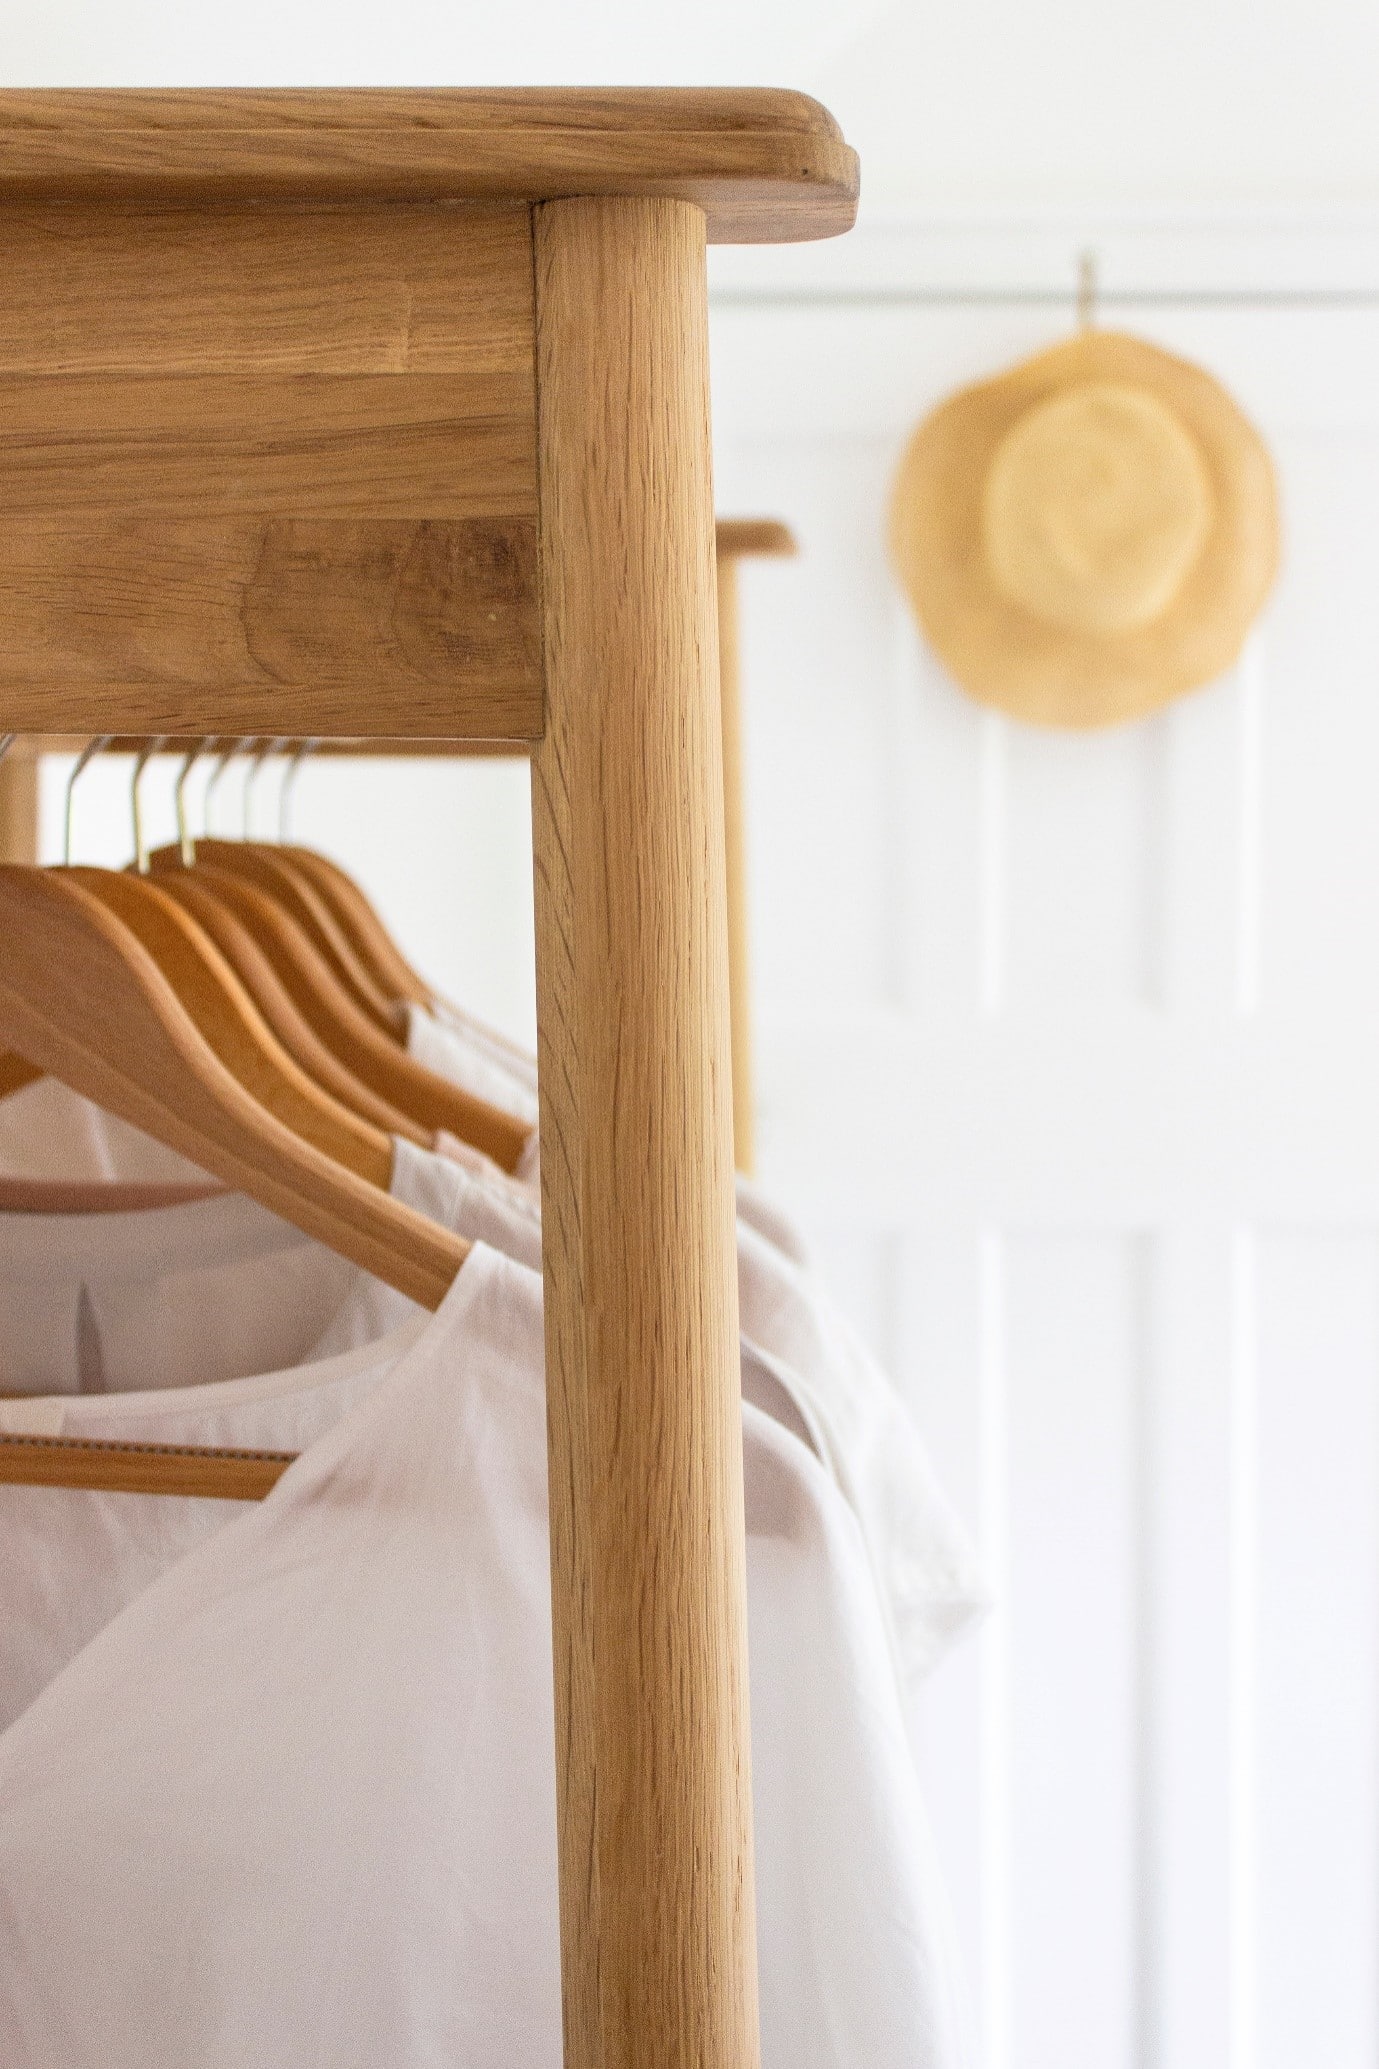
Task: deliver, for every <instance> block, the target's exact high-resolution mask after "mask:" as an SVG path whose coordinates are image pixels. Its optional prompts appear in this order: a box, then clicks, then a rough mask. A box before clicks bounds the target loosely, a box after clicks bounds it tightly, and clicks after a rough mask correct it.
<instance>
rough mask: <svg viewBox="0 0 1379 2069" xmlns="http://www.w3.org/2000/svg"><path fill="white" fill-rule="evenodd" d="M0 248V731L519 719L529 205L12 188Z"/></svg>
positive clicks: (528, 535) (529, 692)
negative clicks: (41, 200)
mask: <svg viewBox="0 0 1379 2069" xmlns="http://www.w3.org/2000/svg"><path fill="white" fill-rule="evenodd" d="M3 98H4V97H3V96H0V100H3ZM27 105H29V104H28V103H26V106H27ZM41 126H42V125H41V124H40V127H41ZM9 134H10V132H9V131H8V130H7V129H6V127H5V119H4V114H3V110H0V167H3V162H4V146H5V141H6V138H7V136H9ZM2 190H3V171H2V170H0V191H2ZM0 254H3V255H4V257H5V258H6V259H7V261H8V264H7V266H6V270H5V278H6V293H5V294H4V295H3V296H0V513H3V514H0V730H4V731H15V730H22V731H26V732H28V731H36V730H40V729H41V730H44V731H47V732H53V731H58V730H62V731H67V730H70V731H74V732H78V733H91V732H97V733H107V732H120V733H126V734H127V733H130V732H145V733H164V734H172V735H179V736H182V735H188V734H190V735H197V734H210V733H222V734H233V733H240V732H243V733H260V734H262V733H265V732H268V733H273V734H278V733H282V732H285V731H287V730H289V729H290V727H291V728H295V729H296V730H298V731H301V732H305V733H308V734H311V735H315V736H318V737H327V736H331V735H334V734H340V733H344V734H347V735H351V736H359V735H363V734H370V733H376V732H378V733H389V734H396V735H401V736H406V735H407V734H408V733H410V732H411V731H412V730H413V729H414V728H416V729H418V730H420V731H421V732H422V733H423V734H425V735H427V736H433V737H434V736H441V737H446V736H449V737H465V736H467V735H471V734H473V735H477V736H479V737H481V738H483V739H486V740H492V739H497V740H525V739H530V738H532V737H534V736H535V735H536V734H538V733H539V731H540V726H541V696H542V690H541V652H540V628H539V621H538V616H537V609H536V596H535V525H536V456H535V385H534V384H535V361H534V350H535V347H534V338H533V312H532V285H531V281H532V271H531V222H530V210H529V209H528V208H526V207H525V206H523V205H521V204H511V203H510V204H508V205H506V206H497V207H494V206H477V207H471V206H460V207H448V208H436V207H412V206H406V207H400V208H382V209H380V208H379V207H378V206H377V205H376V204H368V203H361V204H360V205H359V206H358V207H357V208H346V209H341V208H337V209H323V208H321V207H315V208H309V209H306V210H304V211H303V210H298V209H292V208H272V207H257V208H249V207H245V206H240V207H235V206H232V205H228V204H227V203H226V201H225V199H224V197H223V196H213V197H212V198H211V200H210V202H209V204H208V206H207V207H206V208H204V209H197V210H194V211H188V210H182V211H180V212H179V211H176V210H171V211H170V210H168V209H162V210H157V209H154V210H148V209H144V210H132V211H131V210H130V209H129V208H127V207H123V206H122V205H120V204H119V203H117V202H110V201H109V200H107V199H103V200H102V201H100V202H99V203H98V202H97V201H95V200H88V201H86V202H71V203H64V204H62V205H61V206H58V205H48V206H46V207H44V206H38V205H33V204H24V205H19V206H17V207H16V208H15V209H14V210H13V211H12V212H8V211H7V212H6V213H5V214H4V215H3V216H0ZM289 713H290V715H291V716H290V722H289V719H288V714H289ZM394 713H395V714H396V723H394V722H393V718H392V717H391V716H390V714H394ZM44 714H46V716H44ZM115 714H117V716H114V715H115Z"/></svg>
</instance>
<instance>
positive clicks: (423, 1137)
mask: <svg viewBox="0 0 1379 2069" xmlns="http://www.w3.org/2000/svg"><path fill="white" fill-rule="evenodd" d="M174 885H175V890H174V888H173V887H174ZM160 888H161V890H162V891H163V894H164V896H165V897H167V898H168V899H169V900H170V901H171V902H173V903H174V904H176V905H178V906H180V907H181V908H182V909H183V910H184V911H185V912H187V913H189V914H190V915H191V917H192V918H193V919H194V920H195V921H196V922H197V924H198V926H200V927H201V928H203V929H204V931H205V933H206V934H207V935H208V936H209V938H210V939H211V940H212V941H213V942H214V943H215V945H216V947H217V948H218V949H219V950H220V952H221V954H222V955H223V956H224V958H225V960H226V962H227V963H228V964H229V965H230V967H231V969H232V970H233V971H234V973H235V975H236V976H237V977H238V978H239V980H240V982H241V984H242V985H243V986H244V988H245V990H246V991H247V992H248V994H249V996H250V997H251V998H252V1000H253V1001H254V1004H255V1005H256V1006H257V1008H258V1010H259V1012H260V1013H261V1014H262V1015H263V1018H264V1020H265V1021H266V1022H267V1024H268V1026H269V1027H271V1028H272V1030H273V1032H274V1034H275V1035H276V1036H277V1037H278V1040H279V1041H280V1042H281V1043H282V1045H283V1047H284V1048H285V1049H286V1050H287V1051H288V1052H289V1054H290V1055H292V1056H295V1057H296V1059H297V1061H298V1063H300V1064H301V1065H302V1067H303V1069H304V1070H306V1071H308V1072H309V1073H310V1075H311V1076H312V1077H314V1078H315V1079H316V1081H317V1082H318V1084H320V1085H323V1086H324V1087H325V1089H326V1090H327V1091H329V1092H332V1093H333V1094H334V1095H335V1097H336V1098H337V1099H338V1100H340V1101H341V1102H342V1104H344V1105H345V1106H348V1107H350V1108H352V1109H353V1111H354V1112H356V1113H358V1114H361V1115H363V1116H364V1117H365V1118H366V1119H368V1120H371V1121H373V1122H375V1123H376V1124H377V1126H379V1127H380V1128H385V1129H386V1130H387V1132H388V1133H389V1134H390V1135H401V1136H405V1137H406V1139H407V1140H408V1141H409V1142H413V1143H415V1144H416V1145H417V1147H418V1148H419V1149H429V1148H430V1147H431V1144H432V1140H433V1133H432V1131H431V1130H430V1129H428V1128H423V1127H421V1126H420V1125H419V1124H418V1123H417V1122H416V1121H414V1120H413V1119H412V1117H411V1115H410V1114H406V1113H404V1112H403V1111H402V1108H401V1107H400V1106H397V1105H395V1104H393V1103H391V1102H390V1101H388V1100H386V1099H384V1098H383V1097H382V1096H381V1094H379V1093H378V1092H377V1091H376V1090H375V1089H374V1087H373V1086H371V1085H370V1084H368V1083H367V1082H366V1080H365V1079H364V1078H362V1077H360V1076H359V1075H358V1074H357V1073H356V1072H354V1071H352V1070H350V1069H349V1067H348V1066H347V1065H346V1064H345V1063H343V1062H342V1061H341V1060H340V1058H339V1057H338V1056H337V1055H336V1053H335V1051H334V1050H333V1049H332V1048H330V1046H329V1045H328V1044H327V1043H326V1042H324V1041H322V1039H321V1037H320V1035H319V1034H318V1033H317V1031H316V1029H315V1028H314V1027H313V1026H312V1024H311V1022H310V1020H309V1019H308V1018H307V1016H306V1014H305V1013H303V1012H302V1011H301V1010H300V1008H299V1007H298V1006H297V1003H296V1001H295V1000H294V999H293V997H292V994H291V993H290V992H289V991H288V989H287V987H286V985H285V984H284V983H283V982H282V979H281V978H280V977H279V976H278V973H277V971H276V970H275V969H274V968H273V965H272V962H271V961H270V960H269V958H268V956H267V955H265V953H264V951H263V948H262V947H261V945H260V944H259V942H258V941H257V940H256V939H255V937H254V935H253V933H252V932H251V931H250V929H249V928H248V927H247V926H245V924H244V923H243V921H242V920H241V919H239V918H238V917H237V915H236V914H235V913H234V912H232V911H231V909H230V907H229V905H228V904H225V903H223V902H222V901H221V900H220V899H219V898H217V897H216V895H215V893H214V891H213V890H212V889H211V888H210V886H209V885H208V884H205V883H202V882H200V881H198V878H197V874H196V871H195V870H194V869H193V870H188V871H184V872H183V873H182V874H181V875H180V876H176V877H174V876H173V874H172V873H171V872H169V873H168V874H167V875H166V876H165V877H163V878H162V879H160Z"/></svg>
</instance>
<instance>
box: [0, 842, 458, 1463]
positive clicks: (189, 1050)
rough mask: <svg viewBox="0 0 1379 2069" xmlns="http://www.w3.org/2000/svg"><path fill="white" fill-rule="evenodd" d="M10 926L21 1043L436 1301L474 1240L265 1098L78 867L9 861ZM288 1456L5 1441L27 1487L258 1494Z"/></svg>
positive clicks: (353, 1256) (9, 972) (288, 1217)
mask: <svg viewBox="0 0 1379 2069" xmlns="http://www.w3.org/2000/svg"><path fill="white" fill-rule="evenodd" d="M129 909H130V911H131V912H132V911H133V909H134V908H133V903H132V901H131V902H130V907H129ZM154 909H155V908H154V906H153V905H152V904H148V905H146V907H145V912H146V913H151V912H152V911H153V910H154ZM145 923H146V924H147V923H148V922H145ZM0 936H3V939H4V941H5V945H6V952H5V956H4V958H3V961H0V1036H3V1038H4V1039H5V1040H6V1041H7V1042H8V1043H9V1044H10V1045H11V1046H12V1047H13V1048H15V1049H16V1050H18V1051H19V1052H20V1053H21V1054H22V1055H24V1056H26V1057H27V1058H28V1059H29V1060H30V1061H31V1062H33V1063H34V1064H36V1065H38V1066H40V1067H41V1068H42V1069H43V1070H45V1071H47V1072H49V1073H51V1075H53V1076H54V1077H57V1078H59V1079H61V1081H62V1082H63V1083H64V1084H66V1085H68V1086H70V1087H71V1089H72V1090H73V1091H75V1092H78V1093H80V1094H82V1095H83V1096H84V1097H86V1098H88V1099H92V1100H94V1101H95V1102H96V1103H97V1104H98V1105H100V1106H102V1107H105V1108H106V1109H107V1110H108V1111H109V1112H111V1113H114V1114H117V1115H119V1116H120V1118H121V1119H123V1120H126V1121H129V1122H130V1123H131V1124H132V1125H133V1126H134V1127H137V1128H142V1129H143V1130H144V1131H145V1132H146V1133H147V1134H149V1135H152V1136H153V1137H155V1139H156V1140H158V1141H160V1142H162V1143H164V1144H166V1145H167V1147H169V1148H171V1149H174V1150H177V1151H179V1152H180V1153H181V1154H182V1155H183V1156H186V1157H189V1158H190V1159H191V1160H192V1161H193V1162H194V1163H196V1164H198V1165H199V1166H200V1167H201V1168H202V1169H203V1170H206V1171H210V1172H212V1173H214V1175H215V1176H216V1177H218V1178H220V1179H222V1180H223V1181H224V1182H225V1183H226V1184H227V1185H230V1186H232V1187H234V1188H235V1189H236V1190H238V1191H240V1192H244V1193H247V1194H248V1195H249V1197H250V1198H252V1199H255V1200H257V1201H258V1202H259V1203H260V1204H261V1205H262V1206H265V1207H267V1208H268V1209H269V1210H270V1211H271V1212H273V1213H275V1214H278V1215H280V1216H281V1217H282V1218H283V1219H284V1220H285V1221H289V1222H291V1224H292V1225H293V1226H294V1227H295V1228H299V1229H301V1230H302V1232H303V1233H304V1234H306V1235H308V1236H311V1237H313V1238H315V1240H317V1241H318V1242H322V1243H324V1244H325V1245H326V1246H327V1247H328V1248H329V1249H331V1250H333V1251H334V1252H335V1253H336V1254H337V1255H338V1256H341V1257H345V1258H348V1259H349V1260H350V1262H351V1263H354V1264H357V1265H359V1266H360V1267H361V1269H363V1270H365V1271H367V1272H370V1273H372V1274H373V1275H374V1276H375V1277H376V1278H379V1279H382V1280H383V1281H384V1282H385V1283H386V1284H388V1285H390V1286H393V1287H395V1288H396V1289H397V1290H398V1291H399V1292H401V1293H405V1294H406V1295H407V1296H408V1297H409V1298H410V1299H412V1300H415V1301H417V1302H419V1303H420V1304H421V1305H422V1306H424V1307H428V1308H433V1309H434V1308H436V1307H438V1306H439V1305H440V1302H441V1300H442V1299H443V1297H444V1295H445V1293H446V1291H447V1289H448V1288H449V1286H450V1284H451V1282H452V1280H453V1279H454V1276H455V1274H456V1272H457V1271H458V1270H459V1268H460V1266H461V1264H462V1263H463V1262H464V1260H465V1258H466V1257H467V1256H468V1254H469V1247H470V1246H469V1245H468V1244H467V1243H465V1242H463V1241H462V1240H461V1239H460V1238H459V1237H457V1236H453V1235H451V1234H450V1233H449V1232H448V1231H447V1230H445V1229H442V1228H440V1227H438V1226H437V1225H436V1224H435V1223H434V1222H431V1221H428V1220H427V1219H426V1217H425V1216H424V1215H421V1214H418V1213H416V1212H414V1211H413V1210H412V1209H411V1208H409V1207H405V1206H403V1205H402V1204H401V1203H400V1202H399V1201H396V1200H394V1199H392V1198H391V1197H390V1195H389V1194H388V1193H387V1192H386V1191H384V1190H383V1189H382V1188H381V1187H380V1186H379V1185H378V1184H376V1183H373V1182H371V1181H370V1179H368V1178H366V1177H362V1176H360V1175H359V1173H358V1172H357V1171H356V1170H352V1169H348V1168H346V1167H345V1166H344V1165H342V1164H340V1163H337V1162H336V1161H335V1160H334V1158H332V1157H331V1156H328V1155H327V1154H325V1153H324V1152H323V1151H322V1150H321V1149H319V1148H318V1147H317V1146H316V1145H315V1144H314V1143H312V1142H309V1141H305V1140H303V1139H302V1137H300V1136H299V1135H297V1134H295V1133H294V1132H293V1130H292V1128H290V1127H288V1126H287V1125H286V1124H285V1123H284V1122H283V1121H282V1120H280V1119H279V1118H278V1117H277V1115H276V1114H275V1113H273V1112H271V1111H270V1110H269V1108H268V1107H267V1106H265V1105H264V1104H262V1103H261V1102H260V1100H259V1099H257V1098H255V1097H254V1095H253V1094H252V1093H251V1092H250V1091H249V1090H247V1089H246V1087H245V1086H244V1084H242V1083H241V1082H240V1080H239V1079H238V1078H237V1077H236V1076H235V1075H234V1073H233V1072H232V1071H231V1070H230V1069H228V1068H227V1067H226V1065H225V1063H224V1062H222V1061H221V1059H220V1057H219V1056H217V1054H216V1053H215V1051H214V1049H213V1048H212V1047H211V1045H210V1043H209V1042H208V1041H207V1040H206V1038H205V1036H204V1034H203V1033H202V1032H201V1030H200V1028H199V1027H198V1026H197V1025H196V1023H195V1021H194V1020H193V1018H192V1016H191V1014H190V1013H189V1012H188V1011H187V1009H186V1007H184V1005H183V1004H182V1002H181V1001H180V999H179V998H178V995H177V993H176V992H175V991H174V989H173V987H172V984H171V983H170V982H169V981H168V979H167V977H166V976H164V974H163V973H162V971H161V970H160V969H159V967H158V964H157V963H156V961H155V960H154V958H153V956H152V955H151V954H150V953H149V951H148V949H147V948H146V947H145V946H144V945H143V943H142V942H141V941H140V940H139V939H138V938H137V937H136V935H135V934H134V933H133V931H132V930H131V928H130V927H129V926H128V925H127V924H126V922H125V920H124V919H123V918H121V917H119V916H117V915H116V913H115V912H114V911H112V910H111V909H110V907H109V906H108V905H107V904H106V903H105V902H103V900H102V899H100V898H98V897H97V896H96V895H95V894H94V893H93V891H92V890H91V889H90V888H89V887H88V885H87V884H85V883H82V882H78V881H77V880H76V875H75V872H73V873H72V874H70V875H69V874H68V873H66V872H63V871H52V870H42V869H34V868H25V867H21V866H15V865H9V866H5V867H0ZM197 981H198V982H199V981H200V980H199V979H198V980H197ZM251 1024H252V1023H251ZM279 1053H280V1052H279ZM384 1139H385V1140H386V1138H384ZM289 1462H290V1461H289V1457H288V1456H287V1455H286V1454H271V1455H265V1454H259V1453H249V1454H245V1453H235V1452H224V1451H206V1450H201V1449H198V1448H196V1447H168V1446H158V1445H118V1444H116V1445H110V1444H102V1443H96V1442H88V1441H86V1440H76V1439H70V1438H61V1437H53V1438H48V1437H44V1438H37V1437H34V1438H30V1437H11V1438H3V1439H0V1479H3V1480H8V1481H20V1482H23V1483H25V1484H31V1485H32V1484H40V1485H47V1486H64V1487H106V1488H122V1489H126V1490H128V1491H134V1492H145V1493H183V1494H185V1493H196V1494H203V1495H215V1496H217V1497H219V1498H223V1499H227V1500H247V1499H254V1498H257V1497H258V1496H260V1495H261V1494H263V1493H266V1492H267V1489H268V1487H269V1486H270V1485H272V1484H273V1481H274V1480H276V1478H277V1476H278V1474H279V1473H280V1472H281V1471H283V1470H284V1469H285V1467H286V1465H287V1464H288V1463H289Z"/></svg>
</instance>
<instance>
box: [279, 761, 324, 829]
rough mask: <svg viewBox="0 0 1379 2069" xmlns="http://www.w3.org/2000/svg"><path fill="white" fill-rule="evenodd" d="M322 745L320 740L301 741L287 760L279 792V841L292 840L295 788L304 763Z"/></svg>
mask: <svg viewBox="0 0 1379 2069" xmlns="http://www.w3.org/2000/svg"><path fill="white" fill-rule="evenodd" d="M320 744H321V743H320V741H319V740H299V741H298V742H297V745H296V746H295V747H294V748H293V750H292V752H291V754H290V755H289V756H288V758H287V768H286V770H285V772H284V774H283V782H282V789H281V790H280V791H279V792H278V839H279V840H280V841H282V842H284V843H285V842H287V841H288V840H289V839H290V838H291V828H292V815H291V812H290V810H289V807H290V805H291V803H292V791H293V786H294V785H295V784H296V781H297V777H298V775H299V774H300V772H301V767H302V763H303V762H304V761H305V760H306V758H307V756H308V755H309V754H311V753H312V752H313V751H314V750H315V749H316V748H317V747H319V746H320Z"/></svg>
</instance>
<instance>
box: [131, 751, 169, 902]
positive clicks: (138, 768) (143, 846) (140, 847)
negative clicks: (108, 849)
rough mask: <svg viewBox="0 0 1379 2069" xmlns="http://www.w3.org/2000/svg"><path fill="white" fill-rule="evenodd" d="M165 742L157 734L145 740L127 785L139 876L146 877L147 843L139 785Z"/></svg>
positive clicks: (135, 860) (135, 858) (135, 861)
mask: <svg viewBox="0 0 1379 2069" xmlns="http://www.w3.org/2000/svg"><path fill="white" fill-rule="evenodd" d="M166 741H167V734H166V733H159V734H158V735H157V737H156V738H155V739H152V740H145V742H144V744H143V746H142V747H141V748H140V749H139V752H138V753H137V754H136V755H135V757H134V774H133V776H132V777H131V778H130V783H129V804H130V812H131V814H132V817H133V820H134V867H135V868H136V869H137V870H138V872H139V874H140V876H147V875H148V842H147V841H146V840H145V838H144V809H143V803H142V800H141V799H140V796H139V785H140V783H141V782H142V780H143V774H144V770H145V769H146V768H147V767H148V765H149V762H150V761H151V760H152V758H153V756H154V755H155V754H157V752H158V750H159V748H160V747H162V746H164V745H165V744H166Z"/></svg>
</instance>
